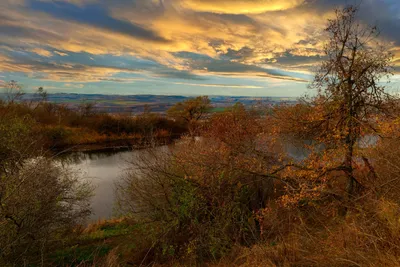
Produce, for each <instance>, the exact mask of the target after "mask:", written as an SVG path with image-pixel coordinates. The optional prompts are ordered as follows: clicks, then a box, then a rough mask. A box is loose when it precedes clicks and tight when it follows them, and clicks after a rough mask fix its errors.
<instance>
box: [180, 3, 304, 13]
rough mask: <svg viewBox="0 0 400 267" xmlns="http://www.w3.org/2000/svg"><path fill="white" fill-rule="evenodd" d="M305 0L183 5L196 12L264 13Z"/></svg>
mask: <svg viewBox="0 0 400 267" xmlns="http://www.w3.org/2000/svg"><path fill="white" fill-rule="evenodd" d="M303 2H304V0H250V1H249V0H247V1H246V0H186V1H182V5H183V6H184V7H186V8H190V9H192V10H196V11H202V12H214V13H225V14H249V13H256V14H259V13H264V12H268V11H276V10H285V9H289V8H293V7H296V6H299V5H301V4H302V3H303Z"/></svg>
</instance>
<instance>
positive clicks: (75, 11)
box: [0, 0, 400, 89]
mask: <svg viewBox="0 0 400 267" xmlns="http://www.w3.org/2000/svg"><path fill="white" fill-rule="evenodd" d="M347 2H348V1H346V0H333V1H330V0H329V1H328V0H288V1H278V0H229V1H228V0H131V1H125V0H112V1H109V0H107V1H103V0H101V1H100V0H40V1H39V0H26V1H22V0H21V1H11V0H4V1H0V72H4V73H21V74H22V75H30V79H38V80H41V81H43V80H46V81H50V80H54V81H62V82H63V83H72V82H81V83H82V84H83V83H86V82H107V83H112V82H115V83H119V84H122V85H123V84H128V83H134V81H135V80H127V79H128V78H127V77H125V78H120V77H117V76H118V75H119V74H121V73H128V74H129V75H131V76H132V77H131V78H132V79H136V76H137V75H140V76H141V78H143V79H149V80H155V81H170V84H174V82H182V83H187V84H197V83H199V84H200V83H202V84H205V85H207V86H209V87H210V86H211V87H212V85H213V84H217V83H214V82H210V81H209V80H210V79H212V77H224V78H225V77H232V78H234V77H240V78H243V79H249V78H252V77H253V78H257V77H268V78H273V79H274V80H280V81H282V82H283V83H285V84H287V82H288V81H294V82H306V81H308V80H309V78H310V75H309V74H310V72H312V71H313V70H314V69H315V68H316V66H318V64H319V63H320V62H321V60H323V57H322V56H323V44H324V42H325V40H326V35H325V33H324V27H325V25H326V22H327V19H328V18H330V17H331V16H332V12H333V8H334V7H336V6H339V5H343V4H346V3H347ZM362 6H363V9H362V11H361V12H360V19H361V20H363V21H364V22H373V20H374V19H375V18H376V20H377V21H376V22H377V24H378V25H380V26H381V28H382V37H383V38H385V39H386V40H388V41H389V42H391V43H392V44H393V45H394V46H397V47H400V45H399V41H400V36H399V34H398V33H399V32H400V30H399V28H398V27H399V25H400V22H399V16H398V14H399V10H400V8H399V7H400V5H399V4H398V1H393V0H382V2H381V1H364V2H363V4H362ZM370 14H374V16H371V15H370ZM392 51H393V53H394V54H395V61H394V64H395V66H396V67H395V71H396V72H398V71H399V66H400V49H399V48H397V49H393V50H392ZM3 59H4V60H3ZM210 77H211V78H210ZM171 80H172V81H171ZM176 80H178V81H176ZM180 80H186V81H180ZM191 81H192V82H191ZM221 84H224V83H221ZM238 84H239V85H242V83H240V82H239V83H238ZM291 84H292V85H293V84H295V83H291ZM243 85H244V84H243ZM108 86H110V85H108ZM133 86H139V85H133ZM189 86H191V85H189ZM248 89H251V88H248ZM253 89H255V88H253Z"/></svg>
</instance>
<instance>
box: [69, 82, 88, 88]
mask: <svg viewBox="0 0 400 267" xmlns="http://www.w3.org/2000/svg"><path fill="white" fill-rule="evenodd" d="M64 87H67V88H74V89H81V88H83V87H85V85H84V84H74V83H65V84H64Z"/></svg>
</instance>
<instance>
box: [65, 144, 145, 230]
mask: <svg viewBox="0 0 400 267" xmlns="http://www.w3.org/2000/svg"><path fill="white" fill-rule="evenodd" d="M139 153H142V150H136V151H119V152H108V153H104V152H76V153H71V154H68V155H66V156H65V157H64V158H63V163H64V164H65V165H66V166H68V167H70V168H72V169H73V170H75V171H78V173H79V174H80V175H81V176H82V177H83V179H86V180H88V181H90V182H91V183H92V185H93V186H94V196H93V197H92V200H91V201H92V203H91V204H92V210H93V213H92V215H91V216H90V218H89V221H91V222H93V221H97V220H100V219H108V218H111V217H112V216H113V214H114V201H115V190H114V189H115V185H114V184H115V182H116V181H117V180H118V179H120V178H121V176H122V174H123V173H124V171H125V170H126V169H127V168H128V167H129V162H132V161H133V160H135V158H136V157H137V156H138V154H139Z"/></svg>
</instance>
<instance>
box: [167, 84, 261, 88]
mask: <svg viewBox="0 0 400 267" xmlns="http://www.w3.org/2000/svg"><path fill="white" fill-rule="evenodd" d="M174 84H179V85H187V86H199V87H222V88H243V89H261V88H264V87H262V86H256V85H244V84H217V83H174Z"/></svg>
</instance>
